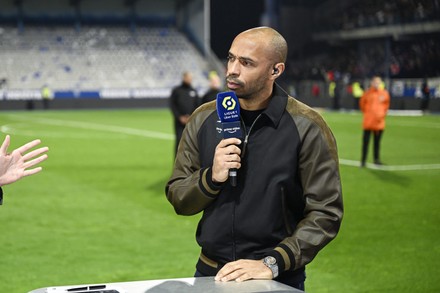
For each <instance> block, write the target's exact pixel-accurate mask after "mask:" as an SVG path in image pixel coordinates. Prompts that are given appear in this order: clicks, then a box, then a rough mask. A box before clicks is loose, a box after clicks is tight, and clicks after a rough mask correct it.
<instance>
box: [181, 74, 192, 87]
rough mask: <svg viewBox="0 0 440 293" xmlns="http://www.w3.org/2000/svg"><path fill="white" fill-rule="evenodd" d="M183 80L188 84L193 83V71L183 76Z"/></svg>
mask: <svg viewBox="0 0 440 293" xmlns="http://www.w3.org/2000/svg"><path fill="white" fill-rule="evenodd" d="M183 82H184V83H186V84H191V83H192V74H191V73H186V74H185V75H184V76H183Z"/></svg>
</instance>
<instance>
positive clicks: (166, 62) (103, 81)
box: [0, 26, 208, 96]
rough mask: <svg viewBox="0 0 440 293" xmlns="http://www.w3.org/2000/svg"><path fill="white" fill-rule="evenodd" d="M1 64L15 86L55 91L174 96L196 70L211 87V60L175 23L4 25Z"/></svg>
mask: <svg viewBox="0 0 440 293" xmlns="http://www.w3.org/2000/svg"><path fill="white" fill-rule="evenodd" d="M0 68H3V69H4V70H3V72H4V74H5V76H6V77H5V78H7V80H6V82H7V88H8V89H9V90H14V89H20V90H35V89H37V90H38V89H40V88H41V87H43V86H44V85H48V86H49V87H50V88H51V89H52V90H55V91H68V90H74V91H86V92H87V91H99V90H107V92H108V90H114V89H127V88H129V89H144V90H143V91H142V92H143V93H144V95H148V92H150V93H154V96H157V93H158V91H159V92H160V91H161V90H162V95H168V94H169V88H171V87H173V86H175V85H176V84H178V83H180V81H181V75H182V72H183V71H185V70H189V71H191V72H193V75H194V84H195V86H196V87H197V88H199V89H205V88H207V86H208V84H207V79H206V76H207V72H208V64H207V62H206V61H205V59H204V58H203V56H202V55H201V54H200V52H199V51H198V50H197V49H196V48H195V47H194V46H193V45H192V44H191V43H190V42H189V41H188V40H187V38H186V37H185V36H184V35H183V34H181V33H180V32H179V31H178V30H177V29H176V28H173V27H139V28H138V29H137V30H136V32H132V31H130V29H129V28H128V27H115V26H84V27H82V28H81V30H80V31H76V30H75V28H74V27H73V26H70V27H67V26H53V27H49V26H28V27H26V29H25V30H24V31H23V32H20V31H19V30H18V29H17V28H15V27H3V28H2V29H1V31H0ZM146 89H148V91H146Z"/></svg>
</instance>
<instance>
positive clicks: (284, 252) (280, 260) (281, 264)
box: [266, 244, 295, 273]
mask: <svg viewBox="0 0 440 293" xmlns="http://www.w3.org/2000/svg"><path fill="white" fill-rule="evenodd" d="M266 256H273V257H274V258H275V259H276V260H277V264H278V270H279V272H280V273H282V272H284V271H293V270H294V269H295V256H294V255H293V253H292V252H291V250H290V249H289V248H288V247H287V246H285V245H284V244H280V245H279V246H277V247H276V248H275V249H274V250H272V251H270V252H268V253H267V254H266Z"/></svg>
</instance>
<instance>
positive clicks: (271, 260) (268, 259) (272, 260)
mask: <svg viewBox="0 0 440 293" xmlns="http://www.w3.org/2000/svg"><path fill="white" fill-rule="evenodd" d="M264 260H265V261H266V263H267V264H268V265H274V264H276V263H277V260H276V259H275V257H273V256H267V257H266V258H265V259H264Z"/></svg>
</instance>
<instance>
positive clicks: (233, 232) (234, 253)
mask: <svg viewBox="0 0 440 293" xmlns="http://www.w3.org/2000/svg"><path fill="white" fill-rule="evenodd" d="M261 114H262V113H260V114H259V115H258V116H257V118H255V120H254V122H252V124H251V127H249V132H248V131H247V129H246V124H245V123H244V121H243V118H241V116H240V120H241V124H242V125H243V128H244V133H245V138H244V142H243V147H242V152H241V156H240V157H241V158H244V154H245V152H246V146H247V144H248V141H249V135H250V134H251V131H252V128H253V127H254V125H255V122H257V120H258V119H259V118H260V117H261ZM234 228H235V201H234V206H233V210H232V231H231V232H232V259H233V260H234V261H236V260H237V251H236V245H235V229H234Z"/></svg>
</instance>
